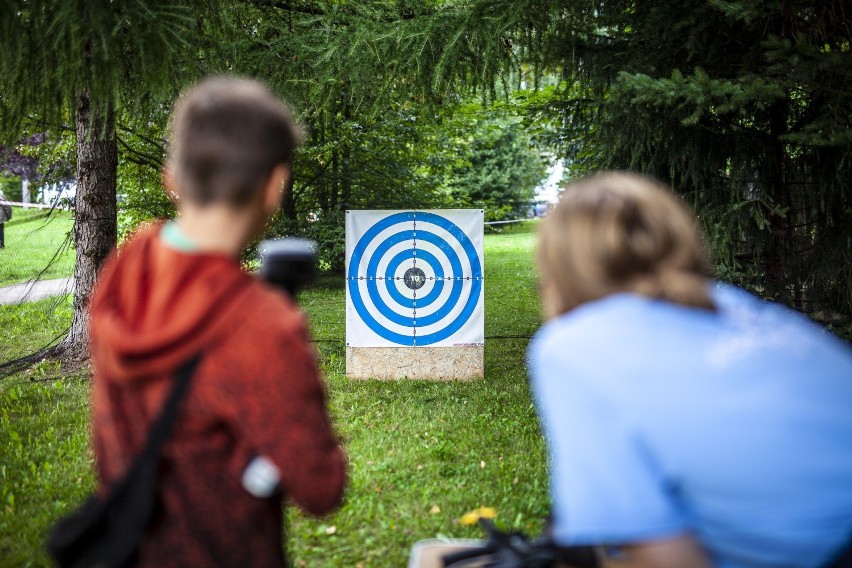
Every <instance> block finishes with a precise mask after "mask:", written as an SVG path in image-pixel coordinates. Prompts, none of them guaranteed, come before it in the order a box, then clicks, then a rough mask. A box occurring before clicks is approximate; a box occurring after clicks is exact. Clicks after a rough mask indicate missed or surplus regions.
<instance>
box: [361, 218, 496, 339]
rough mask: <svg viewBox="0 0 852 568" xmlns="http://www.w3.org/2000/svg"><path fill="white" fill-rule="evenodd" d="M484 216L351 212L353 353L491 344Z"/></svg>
mask: <svg viewBox="0 0 852 568" xmlns="http://www.w3.org/2000/svg"><path fill="white" fill-rule="evenodd" d="M483 222H484V214H483V211H482V210H481V209H439V210H429V211H347V212H346V345H347V346H350V347H401V346H405V347H420V346H432V347H458V346H471V345H483V344H484V342H485V315H484V312H485V282H484V276H485V271H484V257H483V248H482V245H483V227H484V225H483Z"/></svg>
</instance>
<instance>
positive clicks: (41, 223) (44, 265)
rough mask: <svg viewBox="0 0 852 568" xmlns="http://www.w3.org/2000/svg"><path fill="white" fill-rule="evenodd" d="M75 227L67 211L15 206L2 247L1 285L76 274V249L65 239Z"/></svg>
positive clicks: (0, 264) (0, 254)
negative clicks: (4, 243) (3, 246)
mask: <svg viewBox="0 0 852 568" xmlns="http://www.w3.org/2000/svg"><path fill="white" fill-rule="evenodd" d="M73 226H74V218H73V216H72V214H71V213H70V212H68V211H61V210H54V211H50V210H44V209H24V208H22V207H13V214H12V220H11V221H9V222H8V223H6V225H5V240H6V248H2V249H0V286H8V285H9V284H16V283H18V282H26V281H27V280H33V279H36V278H39V279H42V280H46V279H49V278H65V277H68V276H73V275H74V250H73V248H72V247H71V242H70V239H66V237H67V236H68V235H69V233H70V232H71V229H72V228H73Z"/></svg>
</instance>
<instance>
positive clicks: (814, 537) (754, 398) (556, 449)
mask: <svg viewBox="0 0 852 568" xmlns="http://www.w3.org/2000/svg"><path fill="white" fill-rule="evenodd" d="M538 266H539V271H540V277H541V295H542V302H543V306H544V311H545V314H546V317H547V318H548V321H547V323H546V324H545V325H544V327H543V328H542V329H541V331H540V332H539V333H538V334H537V336H536V337H535V339H534V341H533V343H532V344H531V347H530V352H529V365H530V373H531V378H532V382H533V388H534V392H535V396H536V400H537V404H538V408H539V412H540V415H541V418H542V424H543V427H544V430H545V432H546V435H547V440H548V444H549V452H550V458H551V494H552V500H553V513H554V523H553V534H554V538H555V540H556V541H557V542H558V543H559V544H561V545H565V546H572V545H600V546H601V550H602V551H603V554H604V556H605V557H606V559H607V560H606V561H607V562H608V563H609V564H612V565H617V566H711V565H715V566H724V567H745V566H785V567H794V566H802V567H804V566H828V565H831V563H832V562H833V561H835V559H837V558H838V557H839V556H840V555H841V554H842V552H843V550H844V548H845V547H846V546H848V544H849V539H850V534H852V354H851V353H850V350H849V348H848V347H847V346H846V345H845V344H843V343H842V342H840V341H839V340H837V339H836V338H834V337H833V336H832V335H830V334H829V333H827V332H824V331H822V330H821V329H820V328H818V327H817V326H815V325H813V324H811V323H810V322H809V321H808V320H807V319H806V318H804V317H803V316H800V315H799V314H796V313H793V312H791V311H789V310H787V309H785V308H783V307H781V306H778V305H774V304H769V303H764V302H762V301H760V300H758V299H757V298H755V297H753V296H751V295H750V294H748V293H746V292H745V291H743V290H740V289H738V288H735V287H732V286H726V285H722V284H719V283H715V282H713V281H711V280H710V273H711V263H710V260H709V257H708V254H707V252H706V250H705V247H704V244H703V242H702V237H701V234H700V232H699V229H698V225H697V222H696V219H695V217H694V215H693V214H692V212H691V211H690V210H689V209H688V207H687V206H686V205H684V204H683V203H682V202H681V201H680V199H679V198H678V197H676V196H675V195H674V194H673V193H672V192H671V191H670V190H669V189H668V188H667V187H665V186H664V185H663V184H661V183H659V182H657V181H655V180H652V179H649V178H646V177H643V176H639V175H635V174H628V173H602V174H599V175H596V176H593V177H589V178H585V179H582V180H579V181H577V182H574V183H571V184H570V185H569V186H568V187H567V188H566V190H565V192H564V195H563V198H562V200H561V202H560V203H559V205H558V206H557V207H556V208H555V209H554V211H552V212H551V213H550V214H549V215H548V217H547V218H546V219H545V220H544V221H543V223H542V226H541V232H540V237H539V249H538Z"/></svg>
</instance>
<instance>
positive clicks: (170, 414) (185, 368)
mask: <svg viewBox="0 0 852 568" xmlns="http://www.w3.org/2000/svg"><path fill="white" fill-rule="evenodd" d="M200 360H201V356H200V355H196V356H195V357H193V358H191V359H190V360H189V361H187V362H186V363H184V364H183V365H181V366H180V367H178V370H177V373H176V375H177V378H176V379H175V385H174V386H173V387H172V390H171V392H170V393H169V396H168V398H166V402H165V403H164V404H163V408H162V409H161V410H160V415H159V416H157V419H156V420H155V421H154V423H153V425H151V430H150V431H149V432H148V441H147V442H146V443H145V448H144V449H143V450H142V452H140V453H139V455H138V456H136V458H135V459H134V463H138V462H153V461H156V459H157V458H158V457H159V455H160V452H161V451H162V450H163V444H165V442H166V440H167V439H168V438H169V433H170V432H171V429H172V425H173V424H174V421H175V418H176V417H177V414H178V408H179V406H180V402H181V400H183V397H184V395H185V394H186V391H187V389H189V381H190V379H191V378H192V375H193V374H194V373H195V368H196V367H197V366H198V362H199V361H200ZM132 467H133V466H131V468H132Z"/></svg>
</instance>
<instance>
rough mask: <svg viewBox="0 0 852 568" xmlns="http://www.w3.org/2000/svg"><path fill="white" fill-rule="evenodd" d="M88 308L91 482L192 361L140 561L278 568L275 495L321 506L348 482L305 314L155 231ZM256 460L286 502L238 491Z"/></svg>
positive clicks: (120, 455) (131, 247) (228, 264)
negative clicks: (260, 458)
mask: <svg viewBox="0 0 852 568" xmlns="http://www.w3.org/2000/svg"><path fill="white" fill-rule="evenodd" d="M90 308H91V342H92V343H91V350H92V361H93V367H94V388H93V395H92V396H93V414H94V419H93V421H94V433H93V437H94V450H95V455H96V457H97V465H98V473H99V477H100V482H101V485H102V487H104V486H106V485H107V484H109V483H111V482H113V481H114V480H116V479H117V478H118V477H119V476H121V475H122V474H123V472H124V471H125V469H126V468H127V467H128V465H129V463H130V462H131V460H132V458H133V457H134V456H135V454H136V453H137V452H138V451H139V450H140V449H141V447H142V445H143V444H144V442H145V440H146V437H147V432H148V429H149V427H150V425H151V422H152V420H153V419H154V418H155V417H156V416H157V414H158V413H159V411H160V408H161V406H162V403H163V400H164V397H165V396H166V395H167V393H168V391H169V389H170V387H171V385H172V381H173V379H174V371H175V368H176V367H177V366H178V365H180V364H181V363H182V362H184V361H186V360H187V359H188V358H190V357H191V356H193V355H194V354H196V353H201V355H202V360H201V363H200V365H199V366H198V368H197V370H196V373H195V375H194V377H193V379H192V382H191V386H190V390H189V393H188V395H187V398H186V399H185V401H184V404H183V407H182V410H181V414H180V416H179V417H178V420H177V421H176V423H175V425H174V427H173V430H172V436H171V438H170V440H169V441H168V442H167V443H166V446H165V449H164V456H163V459H162V463H161V470H160V478H159V499H160V504H161V508H160V510H159V513H158V514H157V517H156V519H155V522H154V523H153V526H152V527H151V529H150V530H149V531H148V533H147V534H146V536H145V539H144V540H143V544H142V546H141V549H140V551H139V557H138V565H139V566H152V567H153V566H157V567H166V566H234V567H236V566H240V567H242V566H253V567H264V566H283V565H285V559H284V555H283V552H282V499H283V498H285V497H289V499H291V500H292V501H293V502H295V503H296V504H297V505H299V506H300V507H301V508H302V509H304V510H305V511H307V512H309V513H313V514H323V513H327V512H329V511H331V510H333V509H334V508H335V507H336V506H337V505H338V504H339V502H340V499H341V496H342V493H343V487H344V482H345V459H344V455H343V452H342V450H341V449H340V447H339V446H338V444H337V441H336V439H335V437H334V435H333V432H332V429H331V426H330V423H329V420H328V416H327V414H326V407H325V395H324V391H323V387H322V384H321V382H320V379H319V377H318V373H317V367H316V363H315V355H314V352H313V350H312V349H311V346H310V344H309V342H308V336H307V331H306V325H305V319H304V317H303V316H302V314H301V313H300V312H299V311H298V310H297V309H296V308H295V306H294V305H293V303H292V302H291V301H290V299H289V298H288V297H287V296H286V295H285V294H284V293H282V292H278V291H276V290H273V289H271V288H270V287H268V286H266V285H265V284H263V283H261V282H259V281H258V280H256V279H255V278H253V277H252V276H249V275H247V274H245V273H244V272H243V271H242V270H241V269H240V267H239V265H238V263H237V262H236V261H235V260H233V259H230V258H227V257H225V256H219V255H207V254H185V253H181V252H178V251H176V250H173V249H171V248H169V247H167V246H165V245H164V244H163V243H162V242H161V241H160V238H159V226H155V227H151V228H149V229H146V230H143V231H142V232H141V233H140V234H138V235H137V236H135V237H134V238H133V239H131V241H130V242H129V243H128V244H127V245H125V246H124V247H122V249H121V250H120V253H119V254H118V255H117V256H116V255H114V256H113V258H112V259H111V260H110V261H109V262H108V263H107V266H106V267H105V269H104V271H103V273H102V274H101V276H100V277H99V280H98V283H97V285H96V289H95V293H94V295H93V297H92V301H91V306H90ZM255 455H264V456H267V457H268V458H270V459H271V460H272V461H273V462H274V463H275V464H276V465H277V466H278V468H279V469H280V470H281V472H282V481H281V487H282V490H283V497H282V496H278V497H276V498H268V499H259V498H256V497H253V496H252V495H250V494H249V493H248V492H247V491H246V490H245V489H244V488H243V487H242V484H241V476H242V472H243V470H244V469H245V466H246V464H247V463H248V462H249V461H250V460H251V458H252V457H253V456H255Z"/></svg>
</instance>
